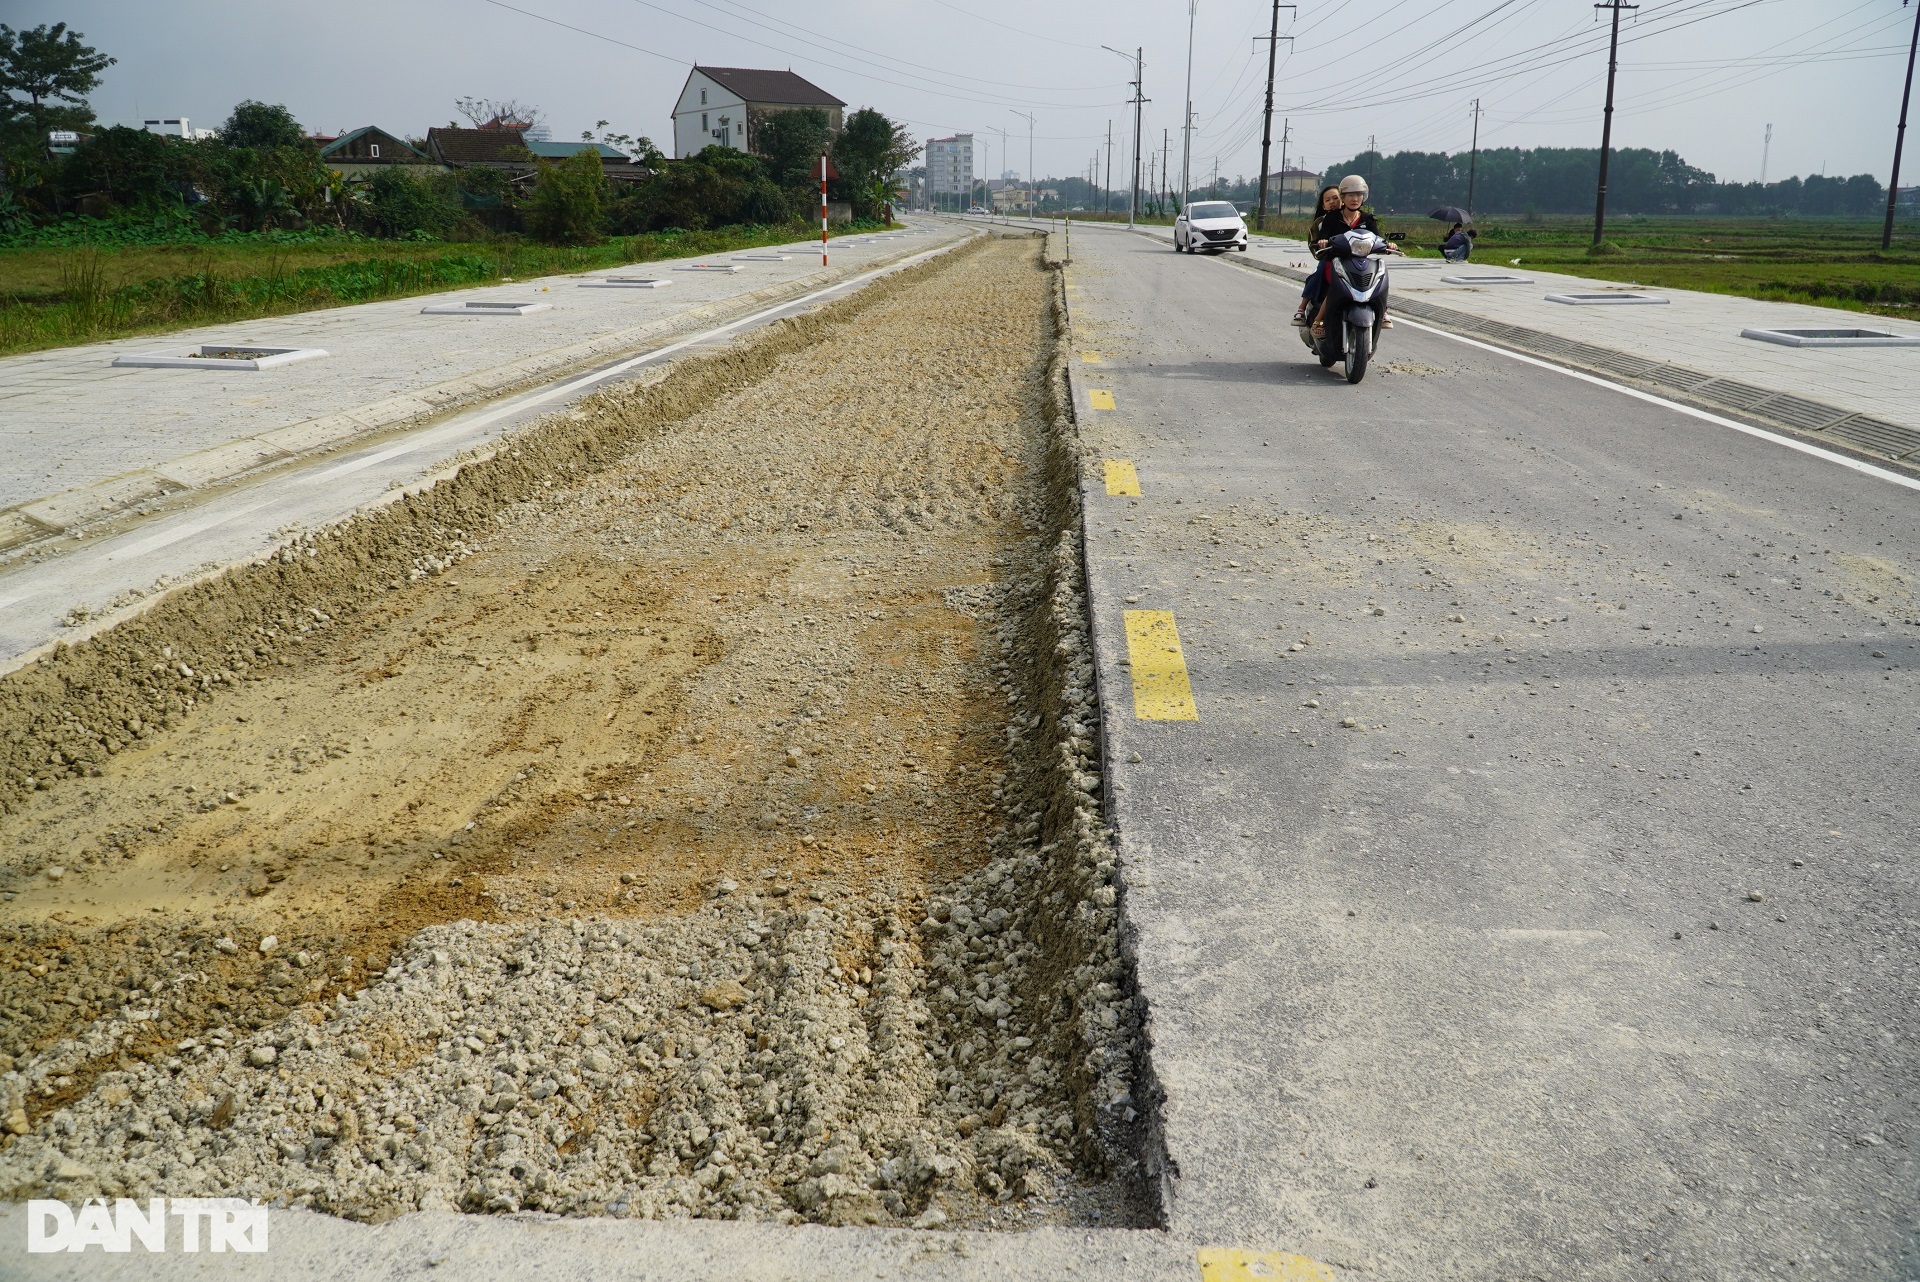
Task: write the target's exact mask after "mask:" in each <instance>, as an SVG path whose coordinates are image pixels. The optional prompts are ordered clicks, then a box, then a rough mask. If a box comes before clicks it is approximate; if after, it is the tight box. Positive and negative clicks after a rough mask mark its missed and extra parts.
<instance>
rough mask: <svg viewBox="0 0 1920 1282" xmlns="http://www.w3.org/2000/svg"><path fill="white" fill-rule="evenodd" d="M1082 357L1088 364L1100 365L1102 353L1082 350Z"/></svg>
mask: <svg viewBox="0 0 1920 1282" xmlns="http://www.w3.org/2000/svg"><path fill="white" fill-rule="evenodd" d="M1080 359H1081V360H1082V361H1084V362H1085V363H1086V364H1088V365H1098V364H1099V363H1100V353H1098V352H1082V353H1080Z"/></svg>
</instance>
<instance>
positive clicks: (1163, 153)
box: [1160, 129, 1173, 213]
mask: <svg viewBox="0 0 1920 1282" xmlns="http://www.w3.org/2000/svg"><path fill="white" fill-rule="evenodd" d="M1171 150H1172V144H1171V143H1170V142H1169V140H1168V138H1167V131H1166V130H1165V129H1162V130H1161V131H1160V181H1161V182H1162V183H1164V184H1166V188H1167V204H1168V205H1169V206H1171V205H1172V204H1173V173H1172V171H1171V170H1169V169H1168V168H1167V164H1168V161H1169V160H1170V158H1171V157H1170V152H1171ZM1167 212H1168V213H1172V212H1173V210H1172V209H1169V210H1168V211H1167Z"/></svg>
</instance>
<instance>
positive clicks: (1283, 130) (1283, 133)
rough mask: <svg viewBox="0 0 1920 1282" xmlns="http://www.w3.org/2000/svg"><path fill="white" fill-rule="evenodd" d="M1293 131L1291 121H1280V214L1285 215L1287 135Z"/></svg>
mask: <svg viewBox="0 0 1920 1282" xmlns="http://www.w3.org/2000/svg"><path fill="white" fill-rule="evenodd" d="M1292 132H1293V121H1292V120H1291V119H1285V120H1282V121H1281V122H1280V216H1281V217H1282V218H1285V217H1286V216H1287V136H1288V135H1289V134H1291V133H1292Z"/></svg>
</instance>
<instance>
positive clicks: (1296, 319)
mask: <svg viewBox="0 0 1920 1282" xmlns="http://www.w3.org/2000/svg"><path fill="white" fill-rule="evenodd" d="M1339 209H1340V188H1339V186H1338V185H1337V184H1335V183H1328V184H1327V185H1326V186H1325V187H1322V188H1321V189H1320V206H1319V208H1317V209H1315V210H1314V211H1313V217H1312V219H1310V220H1309V224H1308V228H1307V244H1309V245H1311V244H1313V242H1314V241H1316V240H1319V239H1321V232H1320V225H1321V223H1323V222H1324V221H1326V219H1327V217H1328V216H1329V215H1332V214H1335V213H1338V212H1339ZM1337 234H1338V233H1337V232H1331V231H1330V232H1328V233H1327V235H1330V236H1331V235H1337ZM1332 270H1333V267H1332V266H1331V265H1330V264H1327V263H1320V264H1318V265H1317V266H1316V267H1315V268H1314V269H1313V274H1312V275H1311V276H1309V277H1307V283H1306V285H1305V286H1304V287H1303V288H1302V289H1301V290H1300V306H1298V307H1296V308H1294V309H1293V323H1294V324H1296V325H1304V324H1306V323H1307V312H1308V310H1309V309H1310V308H1312V307H1313V306H1314V305H1315V304H1316V303H1318V302H1319V301H1320V295H1322V294H1324V293H1325V292H1326V290H1327V274H1328V273H1329V272H1331V271H1332Z"/></svg>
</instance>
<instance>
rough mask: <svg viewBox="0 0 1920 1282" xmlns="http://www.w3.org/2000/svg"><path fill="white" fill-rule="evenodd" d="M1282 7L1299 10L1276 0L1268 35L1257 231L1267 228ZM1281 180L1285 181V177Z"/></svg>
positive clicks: (1289, 38) (1257, 40)
mask: <svg viewBox="0 0 1920 1282" xmlns="http://www.w3.org/2000/svg"><path fill="white" fill-rule="evenodd" d="M1282 9H1293V10H1294V11H1295V12H1298V11H1299V10H1298V6H1296V5H1290V4H1281V3H1279V0H1274V6H1273V31H1272V33H1271V34H1269V35H1268V36H1267V112H1266V117H1265V120H1264V122H1263V123H1262V124H1261V126H1260V208H1259V210H1258V211H1257V212H1256V213H1255V214H1254V216H1253V227H1254V230H1255V231H1265V230H1266V229H1267V160H1268V158H1269V157H1270V156H1272V154H1273V69H1274V55H1275V53H1277V52H1278V50H1279V48H1280V41H1281V39H1282V37H1281V35H1280V11H1281V10H1282ZM1285 39H1286V40H1287V42H1288V43H1292V41H1293V37H1292V36H1287V37H1285ZM1253 40H1254V43H1255V44H1258V43H1260V37H1259V36H1255V37H1254V38H1253ZM1280 150H1281V151H1282V152H1284V151H1285V150H1286V143H1285V142H1284V141H1283V142H1282V143H1281V144H1280ZM1285 167H1286V166H1284V165H1282V166H1281V168H1283V169H1284V168H1285ZM1281 181H1282V182H1283V183H1284V182H1285V179H1282V180H1281ZM1286 203H1287V198H1286V197H1285V196H1284V195H1282V196H1281V197H1280V205H1281V207H1282V209H1284V208H1285V207H1286Z"/></svg>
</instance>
